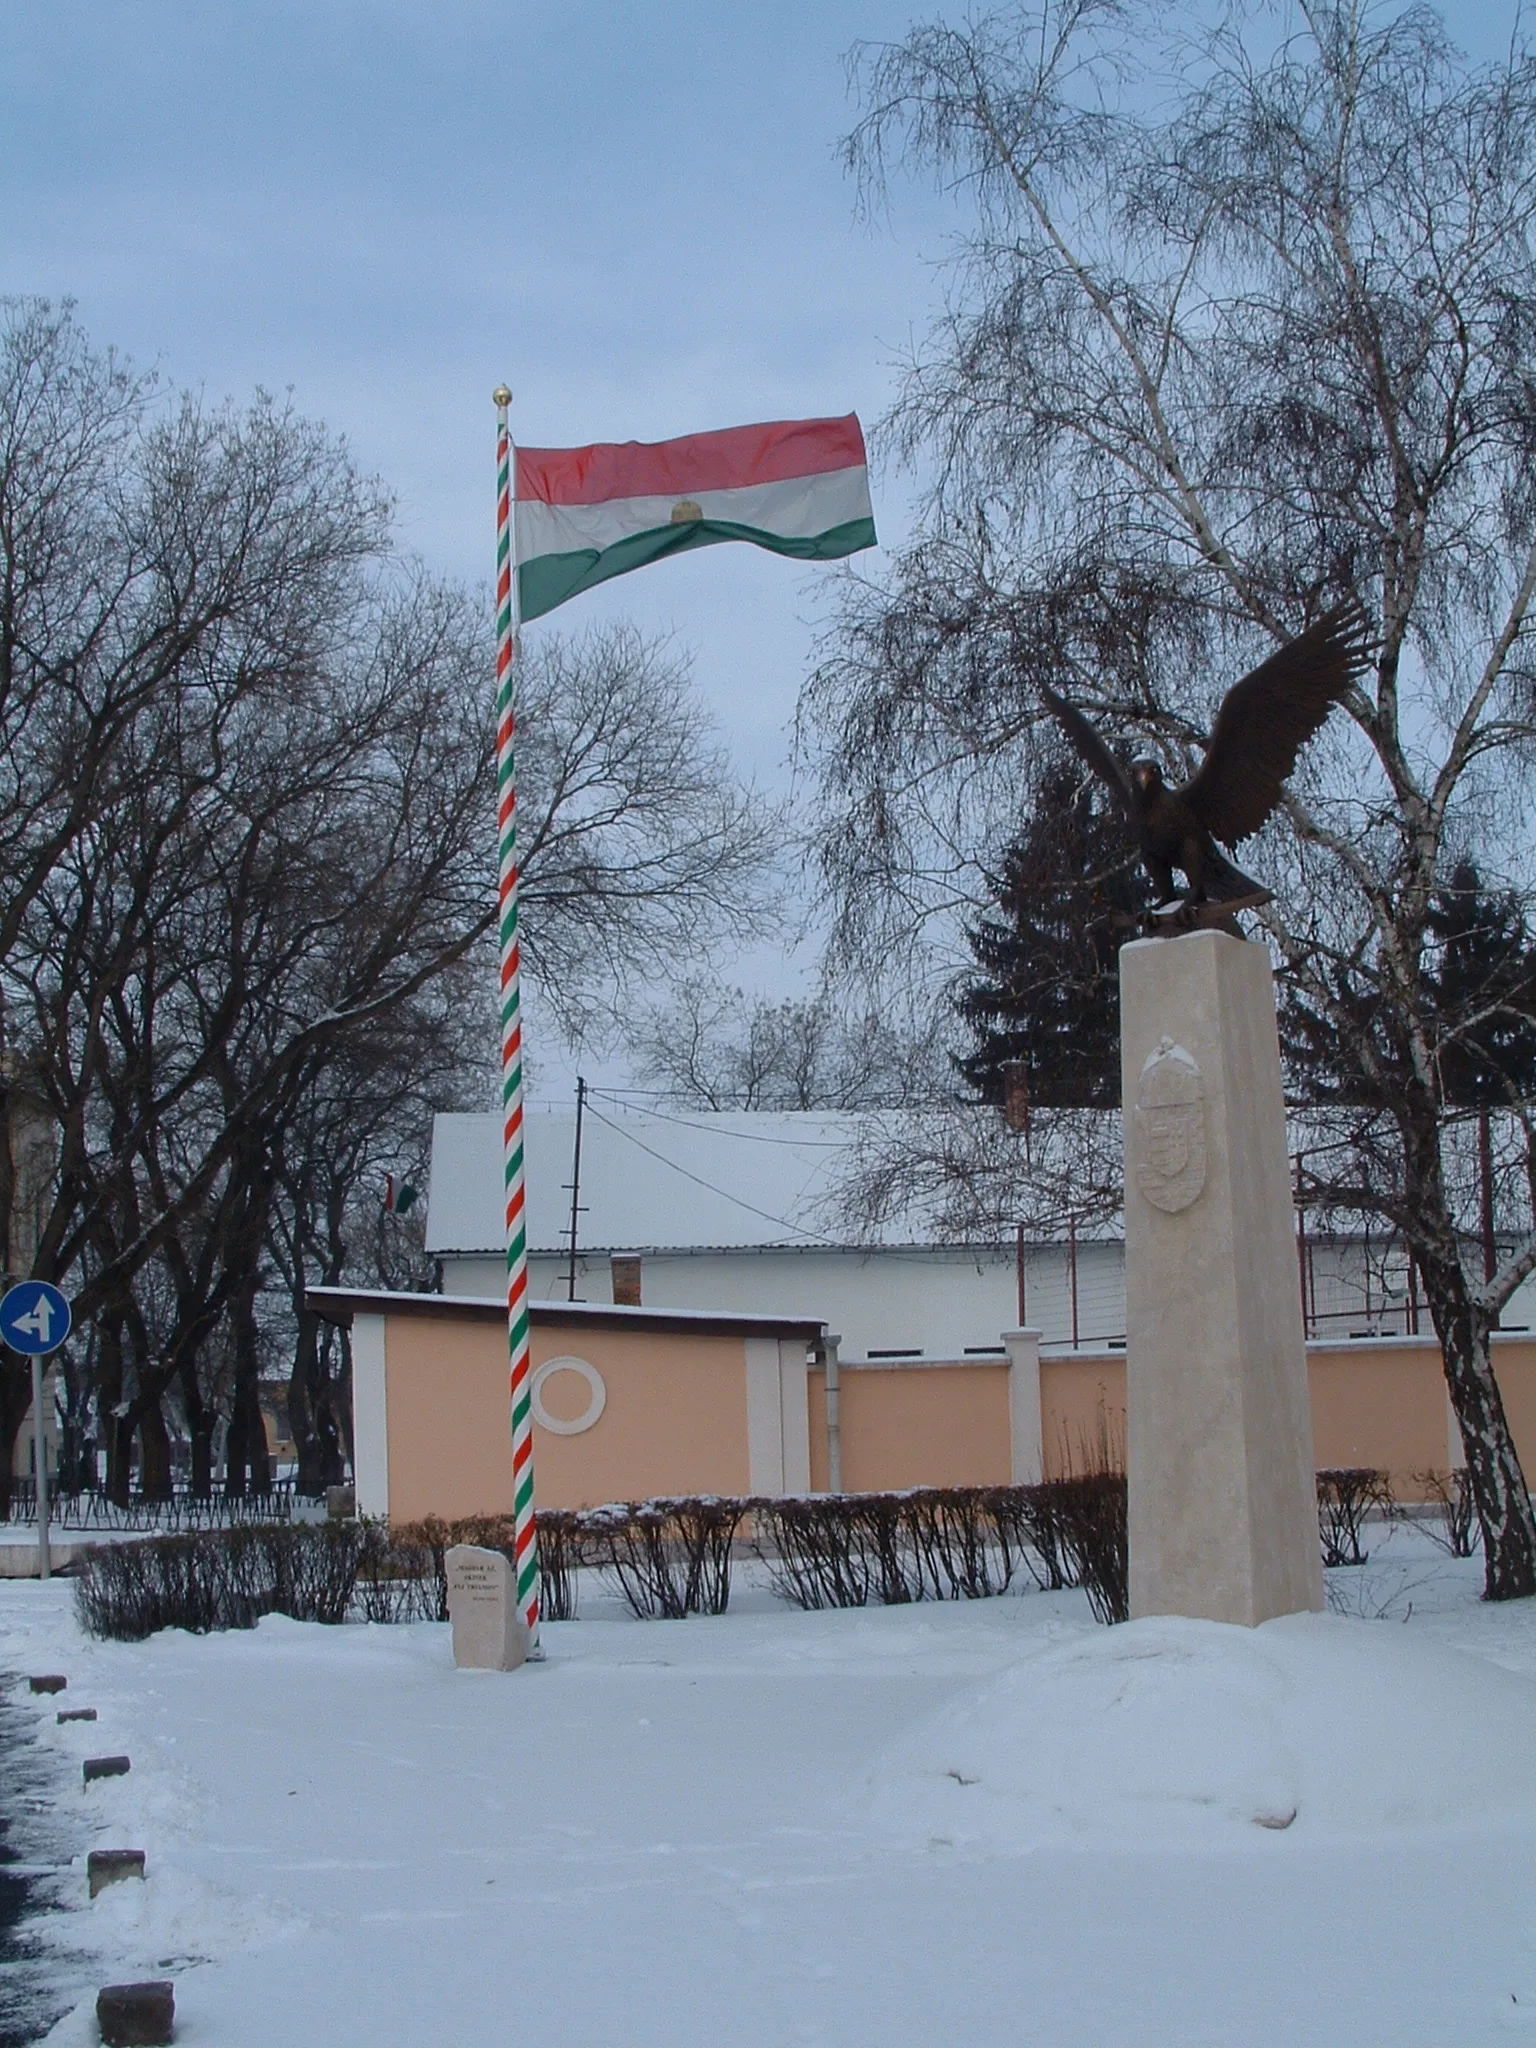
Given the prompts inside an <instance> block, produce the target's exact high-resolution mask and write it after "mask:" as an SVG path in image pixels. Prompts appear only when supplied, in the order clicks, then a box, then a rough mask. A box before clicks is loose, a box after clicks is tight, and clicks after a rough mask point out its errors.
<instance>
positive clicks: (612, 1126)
mask: <svg viewBox="0 0 1536 2048" xmlns="http://www.w3.org/2000/svg"><path fill="white" fill-rule="evenodd" d="M588 1114H589V1115H591V1116H594V1117H596V1119H597V1121H598V1122H599V1123H600V1124H606V1125H607V1126H608V1128H609V1130H610V1131H617V1132H618V1134H619V1136H620V1137H621V1138H627V1139H628V1140H629V1142H630V1144H631V1145H638V1146H639V1148H640V1150H641V1151H642V1152H648V1153H649V1154H650V1156H651V1158H652V1159H656V1160H659V1161H660V1163H661V1164H662V1165H663V1166H670V1167H671V1169H672V1171H673V1172H674V1173H680V1174H681V1175H682V1177H683V1179H684V1180H691V1181H692V1182H693V1184H694V1186H695V1187H700V1188H703V1189H704V1191H705V1193H706V1194H711V1195H718V1196H719V1197H720V1199H721V1201H722V1202H734V1203H735V1205H736V1207H737V1208H738V1209H745V1210H746V1211H747V1212H748V1214H749V1215H752V1216H760V1217H761V1218H762V1219H763V1221H764V1222H765V1223H776V1224H777V1225H778V1227H779V1228H780V1230H788V1231H792V1232H793V1233H794V1235H795V1236H796V1237H803V1238H805V1239H806V1241H807V1242H808V1243H810V1244H819V1245H826V1246H828V1247H829V1248H832V1249H836V1246H835V1242H834V1240H833V1239H832V1238H830V1237H828V1236H826V1234H825V1233H824V1232H818V1231H814V1230H802V1229H801V1227H800V1225H799V1224H798V1223H791V1222H790V1221H789V1220H788V1218H787V1217H784V1216H771V1215H770V1214H769V1213H768V1211H767V1210H766V1209H759V1208H757V1207H756V1205H755V1204H753V1203H751V1202H744V1201H743V1200H742V1199H741V1197H740V1195H733V1194H731V1193H729V1192H728V1191H727V1190H726V1189H725V1188H717V1187H716V1186H715V1184H714V1182H713V1181H708V1180H704V1179H703V1178H702V1177H701V1176H700V1175H699V1174H696V1173H690V1172H689V1171H688V1168H687V1167H686V1166H679V1165H678V1163H677V1161H676V1160H675V1159H669V1158H668V1157H667V1155H666V1153H665V1152H658V1151H657V1150H656V1148H655V1146H654V1145H647V1144H646V1143H645V1141H644V1139H643V1138H637V1137H636V1136H635V1134H634V1132H633V1131H626V1130H625V1128H624V1126H623V1125H622V1124H616V1123H615V1122H614V1121H613V1119H612V1118H611V1117H606V1116H604V1115H603V1113H602V1111H601V1110H600V1109H589V1111H588Z"/></svg>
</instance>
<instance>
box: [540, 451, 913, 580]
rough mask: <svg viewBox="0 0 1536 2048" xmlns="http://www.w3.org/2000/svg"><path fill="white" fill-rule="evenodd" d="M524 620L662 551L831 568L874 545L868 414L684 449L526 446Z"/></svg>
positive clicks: (666, 553) (659, 555) (671, 553)
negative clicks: (762, 557) (742, 555)
mask: <svg viewBox="0 0 1536 2048" xmlns="http://www.w3.org/2000/svg"><path fill="white" fill-rule="evenodd" d="M515 497H516V500H517V505H516V541H515V551H516V557H517V597H518V612H519V615H520V616H521V617H522V618H524V619H537V618H540V617H541V616H542V615H543V614H544V613H545V612H552V611H553V610H554V608H555V606H556V605H558V604H564V603H565V601H566V599H567V598H569V597H576V596H578V595H579V594H580V593H581V592H582V591H583V590H591V589H592V588H593V587H594V585H596V584H598V583H606V582H607V580H608V578H609V577H610V576H622V575H623V574H624V573H625V571H626V570H628V569H639V568H643V567H644V565H645V564H646V563H647V562H654V561H656V560H658V559H659V557H661V556H662V555H676V554H681V553H682V552H683V550H684V549H685V548H703V547H708V546H710V544H711V543H712V542H714V541H719V540H749V541H752V542H754V543H755V544H756V546H758V547H760V548H769V549H771V550H772V551H773V553H774V554H776V555H791V556H793V557H794V558H795V559H796V560H797V561H802V562H830V561H834V560H836V558H837V557H838V556H840V555H851V554H854V553H856V552H857V550H858V549H860V548H872V547H873V546H874V545H875V518H874V510H873V507H872V506H871V504H870V502H869V470H868V466H867V464H866V461H865V455H864V435H863V433H862V431H861V430H860V427H859V422H858V419H857V417H856V416H855V415H854V414H853V413H849V414H848V416H847V418H846V419H840V420H774V421H771V422H770V423H768V424H767V425H765V426H757V427H728V428H726V429H725V430H724V431H723V432H721V433H716V434H688V435H685V436H684V438H683V439H682V440H681V441H605V442H598V443H597V444H596V446H594V447H591V448H519V449H518V451H517V483H516V487H515Z"/></svg>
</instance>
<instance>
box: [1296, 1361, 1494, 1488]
mask: <svg viewBox="0 0 1536 2048" xmlns="http://www.w3.org/2000/svg"><path fill="white" fill-rule="evenodd" d="M1307 1380H1308V1384H1309V1387H1310V1389H1311V1394H1312V1448H1313V1454H1314V1457H1315V1459H1316V1463H1317V1469H1318V1471H1319V1472H1328V1471H1333V1470H1336V1469H1337V1468H1338V1467H1340V1466H1343V1465H1371V1466H1374V1467H1375V1468H1376V1469H1377V1470H1378V1471H1383V1472H1387V1473H1390V1475H1391V1479H1392V1487H1393V1491H1394V1492H1395V1493H1396V1494H1397V1496H1398V1498H1399V1499H1401V1500H1414V1499H1418V1498H1421V1497H1422V1495H1423V1491H1424V1489H1423V1487H1422V1486H1418V1485H1416V1484H1415V1483H1414V1474H1415V1473H1419V1472H1426V1471H1437V1472H1443V1471H1444V1470H1445V1469H1446V1466H1447V1465H1448V1464H1449V1462H1450V1447H1449V1441H1448V1436H1447V1420H1448V1416H1447V1406H1446V1398H1445V1374H1444V1372H1443V1371H1442V1370H1441V1367H1440V1349H1439V1346H1438V1345H1437V1344H1434V1343H1433V1342H1430V1343H1424V1342H1421V1343H1419V1344H1412V1343H1405V1344H1386V1343H1378V1342H1376V1341H1373V1340H1369V1339H1367V1340H1363V1341H1361V1342H1359V1343H1355V1344H1330V1345H1328V1346H1326V1347H1324V1346H1322V1345H1309V1346H1308V1350H1307ZM1457 1462H1458V1463H1459V1462H1460V1460H1459V1459H1458V1460H1457Z"/></svg>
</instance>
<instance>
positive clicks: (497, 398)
mask: <svg viewBox="0 0 1536 2048" xmlns="http://www.w3.org/2000/svg"><path fill="white" fill-rule="evenodd" d="M491 403H492V404H493V405H496V406H499V407H500V408H501V409H502V410H503V411H505V410H506V408H507V407H508V406H509V405H510V404H511V403H512V394H511V392H510V391H509V390H508V389H507V387H506V385H505V384H498V385H497V386H496V389H495V390H494V391H493V392H492V393H491Z"/></svg>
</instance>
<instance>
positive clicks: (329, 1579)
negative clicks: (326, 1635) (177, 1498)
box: [75, 1523, 364, 1642]
mask: <svg viewBox="0 0 1536 2048" xmlns="http://www.w3.org/2000/svg"><path fill="white" fill-rule="evenodd" d="M363 1543H364V1536H363V1532H362V1531H361V1530H360V1529H359V1528H357V1527H356V1526H349V1525H345V1524H342V1525H338V1524H303V1523H301V1524H296V1525H295V1524H289V1525H286V1526H278V1527H272V1528H260V1527H255V1528H252V1527H241V1528H235V1529H221V1530H207V1531H202V1532H199V1533H197V1534H195V1535H186V1536H162V1537H155V1538H152V1539H150V1540H149V1541H147V1542H144V1543H112V1544H105V1545H103V1546H102V1547H101V1548H100V1549H95V1550H92V1551H91V1552H90V1554H89V1555H88V1557H87V1558H86V1560H85V1562H84V1564H83V1565H82V1566H81V1569H80V1573H79V1576H78V1578H77V1580H76V1585H75V1600H76V1608H77V1611H78V1613H79V1616H80V1621H81V1624H82V1626H83V1627H84V1628H85V1629H86V1630H87V1631H88V1633H90V1634H91V1635H95V1636H107V1637H110V1638H112V1639H114V1640H116V1641H118V1642H139V1641H142V1639H143V1638H144V1637H145V1636H149V1635H153V1634H154V1633H155V1632H156V1630H158V1629H162V1628H184V1629H187V1630H189V1631H190V1632H191V1633H192V1634H194V1635H206V1634H207V1633H208V1632H209V1631H210V1630H214V1629H227V1628H254V1627H255V1626H256V1623H257V1622H258V1621H259V1620H260V1619H261V1617H262V1616H263V1615H264V1614H286V1615H288V1616H290V1617H291V1618H292V1619H293V1620H295V1621H318V1622H324V1623H326V1624H328V1625H335V1624H336V1623H338V1622H341V1621H344V1620H345V1619H346V1616H347V1612H348V1610H349V1608H350V1606H351V1603H352V1595H353V1589H354V1586H355V1583H356V1578H357V1568H358V1560H359V1556H360V1554H361V1551H362V1548H363Z"/></svg>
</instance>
